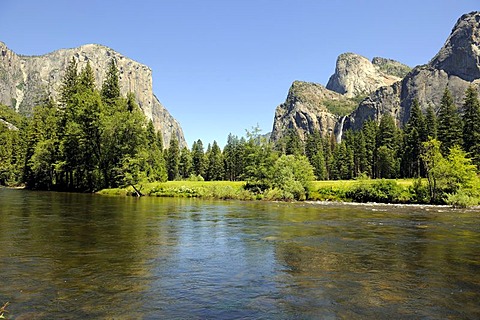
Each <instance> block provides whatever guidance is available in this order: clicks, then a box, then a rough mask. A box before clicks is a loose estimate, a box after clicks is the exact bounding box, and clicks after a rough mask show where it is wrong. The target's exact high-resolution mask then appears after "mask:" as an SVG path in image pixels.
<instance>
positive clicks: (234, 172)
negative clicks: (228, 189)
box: [223, 134, 245, 181]
mask: <svg viewBox="0 0 480 320" xmlns="http://www.w3.org/2000/svg"><path fill="white" fill-rule="evenodd" d="M244 149H245V140H244V139H239V138H238V137H237V136H234V135H232V134H229V135H228V138H227V144H226V145H225V148H223V159H224V162H225V178H226V179H228V180H230V181H237V180H239V179H240V177H241V175H242V174H243V167H244Z"/></svg>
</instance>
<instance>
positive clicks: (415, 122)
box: [403, 99, 427, 177]
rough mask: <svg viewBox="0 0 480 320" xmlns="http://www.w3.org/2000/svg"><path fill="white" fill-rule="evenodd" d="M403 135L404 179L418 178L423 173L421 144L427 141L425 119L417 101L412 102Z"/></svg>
mask: <svg viewBox="0 0 480 320" xmlns="http://www.w3.org/2000/svg"><path fill="white" fill-rule="evenodd" d="M404 133H405V135H404V143H405V148H404V152H403V168H404V172H403V175H404V176H406V177H420V176H421V174H422V172H423V170H422V166H421V161H420V160H421V159H420V154H421V150H422V144H423V142H425V141H427V130H426V127H425V118H424V116H423V114H422V111H421V109H420V105H419V103H418V100H417V99H414V100H413V104H412V107H411V111H410V119H409V120H408V122H407V124H406V126H405V131H404Z"/></svg>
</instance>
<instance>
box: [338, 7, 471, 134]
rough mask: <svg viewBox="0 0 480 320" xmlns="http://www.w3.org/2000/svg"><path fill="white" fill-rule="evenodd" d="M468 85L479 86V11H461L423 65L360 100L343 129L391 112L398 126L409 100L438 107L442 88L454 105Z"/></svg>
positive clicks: (404, 118) (404, 119)
mask: <svg viewBox="0 0 480 320" xmlns="http://www.w3.org/2000/svg"><path fill="white" fill-rule="evenodd" d="M469 85H474V86H477V88H480V12H471V13H469V14H465V15H463V16H462V17H460V19H459V20H458V21H457V23H456V24H455V26H454V27H453V30H452V32H451V34H450V36H449V37H448V39H447V40H446V42H445V44H444V46H443V47H442V48H441V49H440V51H439V52H438V53H437V55H435V57H434V58H433V59H432V60H431V61H430V62H429V63H427V64H426V65H423V66H418V67H416V68H414V69H413V70H412V71H411V72H409V73H408V74H407V75H406V76H405V77H404V78H403V79H402V81H401V82H398V83H395V84H393V85H391V86H389V87H383V88H380V89H378V90H377V91H375V92H374V93H372V94H371V95H370V96H368V97H367V98H366V99H365V100H363V101H362V102H361V103H360V105H359V106H358V108H357V109H356V110H355V111H354V112H353V113H352V114H351V115H350V116H349V117H348V118H347V119H346V121H345V128H352V129H359V128H360V127H361V126H362V124H363V122H364V121H365V120H366V119H376V120H378V119H380V117H381V116H382V115H383V114H385V113H390V114H392V115H393V116H394V117H395V118H396V120H397V123H398V124H399V125H400V126H402V125H404V124H405V123H406V122H407V121H408V119H409V117H410V107H411V105H412V101H413V99H415V98H416V99H418V101H419V103H420V106H421V107H422V108H424V109H425V108H427V106H428V105H432V106H433V107H434V109H435V110H437V109H438V107H439V106H440V101H441V98H442V95H443V91H444V90H445V88H446V87H448V89H449V90H450V91H451V93H452V96H453V98H454V101H455V103H456V104H457V106H459V107H461V106H462V104H463V97H464V93H465V90H466V89H467V87H468V86H469Z"/></svg>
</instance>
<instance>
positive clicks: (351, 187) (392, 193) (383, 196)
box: [98, 179, 479, 208]
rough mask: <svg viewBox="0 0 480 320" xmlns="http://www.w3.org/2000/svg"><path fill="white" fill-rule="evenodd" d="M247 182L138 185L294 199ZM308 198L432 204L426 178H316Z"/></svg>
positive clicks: (146, 190)
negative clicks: (248, 186)
mask: <svg viewBox="0 0 480 320" xmlns="http://www.w3.org/2000/svg"><path fill="white" fill-rule="evenodd" d="M245 187H246V183H245V182H243V181H168V182H153V183H144V184H140V185H137V186H136V188H137V189H138V190H139V191H140V192H141V193H142V195H145V196H150V197H183V198H202V199H219V200H265V201H291V200H292V199H288V198H285V193H284V192H282V191H281V190H278V189H267V190H264V191H262V192H259V191H258V190H257V191H252V190H248V188H245ZM98 194H100V195H109V196H135V195H136V194H137V193H136V191H135V190H134V188H133V187H127V188H117V189H104V190H100V191H99V192H98ZM305 201H308V202H318V203H322V202H324V203H331V202H342V203H382V204H394V205H405V204H417V205H427V204H430V201H429V197H428V189H427V182H426V180H414V179H382V180H375V179H360V180H334V181H313V182H311V183H310V186H309V190H308V192H307V193H306V199H305ZM444 204H447V205H450V206H454V207H463V208H465V207H475V206H478V204H479V201H478V199H477V198H471V197H470V198H467V199H466V200H462V201H457V202H453V201H450V202H449V199H445V203H444Z"/></svg>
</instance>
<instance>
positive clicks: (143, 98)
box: [0, 42, 186, 146]
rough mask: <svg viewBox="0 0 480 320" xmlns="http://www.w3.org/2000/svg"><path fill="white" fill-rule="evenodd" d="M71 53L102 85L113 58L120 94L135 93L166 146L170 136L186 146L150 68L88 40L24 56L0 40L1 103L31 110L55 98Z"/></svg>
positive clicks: (79, 64) (21, 111) (99, 84)
mask: <svg viewBox="0 0 480 320" xmlns="http://www.w3.org/2000/svg"><path fill="white" fill-rule="evenodd" d="M72 57H75V59H76V60H77V63H78V66H79V69H81V68H83V67H84V66H85V65H86V63H87V61H89V62H90V64H91V66H92V69H93V71H94V75H95V80H96V84H97V86H101V85H102V83H103V79H104V77H105V74H106V71H107V67H108V64H109V63H110V61H111V60H112V59H115V61H116V64H117V67H118V69H119V84H120V91H121V94H122V95H126V94H127V93H128V92H133V93H134V94H135V96H136V98H137V103H138V105H139V106H140V108H141V109H142V111H143V113H144V114H145V116H146V117H147V118H148V119H150V120H152V121H153V124H154V127H155V128H156V130H159V131H160V132H161V133H162V135H163V139H164V145H165V146H168V144H169V142H170V139H171V138H172V137H173V136H175V137H176V138H177V139H178V141H179V143H180V145H181V146H186V142H185V138H184V135H183V130H182V128H181V126H180V124H179V123H178V121H177V120H176V119H174V118H173V117H172V116H171V114H170V113H169V112H168V110H167V109H165V107H164V106H163V105H162V104H161V103H160V101H159V100H158V99H157V97H156V96H155V94H154V93H153V89H152V71H151V69H150V68H149V67H147V66H146V65H144V64H141V63H139V62H136V61H134V60H132V59H129V58H127V57H125V56H123V55H121V54H120V53H118V52H116V51H114V50H113V49H111V48H108V47H106V46H103V45H98V44H87V45H83V46H80V47H77V48H71V49H60V50H57V51H54V52H51V53H48V54H45V55H41V56H24V55H18V54H16V53H15V52H13V51H12V50H10V49H9V48H8V47H7V46H6V45H5V44H4V43H3V42H0V103H1V104H4V105H7V106H10V107H12V108H13V109H15V110H16V111H17V112H20V113H23V114H30V113H31V111H32V109H33V107H34V106H35V105H36V104H38V103H39V102H40V101H42V100H43V99H45V98H46V97H49V96H50V97H52V98H54V99H55V100H57V101H58V94H59V88H60V86H61V82H62V79H63V74H64V70H65V67H66V65H67V63H68V61H70V59H71V58H72Z"/></svg>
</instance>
